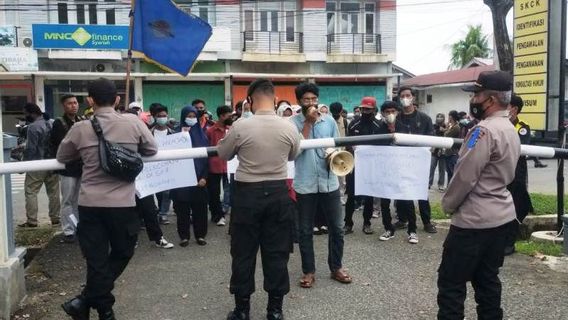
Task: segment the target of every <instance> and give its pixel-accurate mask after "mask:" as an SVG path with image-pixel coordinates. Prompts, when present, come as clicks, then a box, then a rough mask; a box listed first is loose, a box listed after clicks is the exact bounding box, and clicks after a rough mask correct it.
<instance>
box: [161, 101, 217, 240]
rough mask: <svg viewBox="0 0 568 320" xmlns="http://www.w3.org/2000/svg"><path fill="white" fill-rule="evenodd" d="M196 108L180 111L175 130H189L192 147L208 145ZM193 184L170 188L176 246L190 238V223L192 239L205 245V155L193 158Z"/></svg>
mask: <svg viewBox="0 0 568 320" xmlns="http://www.w3.org/2000/svg"><path fill="white" fill-rule="evenodd" d="M198 115H199V111H198V110H197V109H196V108H195V107H193V106H186V107H184V108H183V109H182V110H181V117H180V126H179V128H178V130H177V131H178V132H189V136H190V137H191V146H192V147H193V148H200V147H208V146H209V141H208V140H207V136H206V135H205V132H203V129H202V128H201V125H200V123H199V122H198V121H199V120H198V117H197V116H198ZM193 163H194V167H195V175H196V177H197V186H191V187H184V188H178V189H174V190H171V191H170V194H171V196H172V200H173V201H174V211H175V213H176V215H177V231H178V235H179V237H180V242H179V245H180V246H181V247H187V246H188V245H189V239H190V230H189V229H190V224H192V225H193V233H194V236H195V239H196V242H197V244H198V245H200V246H204V245H206V244H207V241H206V240H205V236H207V202H208V194H207V179H208V172H209V169H208V167H209V165H208V160H207V159H206V158H196V159H193Z"/></svg>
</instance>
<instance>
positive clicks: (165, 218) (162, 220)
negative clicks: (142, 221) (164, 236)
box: [158, 215, 170, 225]
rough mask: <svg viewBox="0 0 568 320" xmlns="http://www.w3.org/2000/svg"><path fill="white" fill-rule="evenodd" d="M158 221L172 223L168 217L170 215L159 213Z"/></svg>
mask: <svg viewBox="0 0 568 320" xmlns="http://www.w3.org/2000/svg"><path fill="white" fill-rule="evenodd" d="M158 221H159V222H160V224H163V225H166V224H170V219H168V216H166V215H159V217H158Z"/></svg>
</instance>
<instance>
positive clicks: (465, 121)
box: [460, 119, 469, 126]
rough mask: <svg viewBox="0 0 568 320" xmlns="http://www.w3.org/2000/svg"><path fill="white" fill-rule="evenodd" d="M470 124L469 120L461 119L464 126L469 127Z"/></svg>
mask: <svg viewBox="0 0 568 320" xmlns="http://www.w3.org/2000/svg"><path fill="white" fill-rule="evenodd" d="M468 123H469V120H467V119H461V120H460V124H461V125H462V126H467V124H468Z"/></svg>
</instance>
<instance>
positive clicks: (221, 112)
mask: <svg viewBox="0 0 568 320" xmlns="http://www.w3.org/2000/svg"><path fill="white" fill-rule="evenodd" d="M232 112H233V110H232V109H231V107H229V106H220V107H218V108H217V117H218V118H219V120H217V122H215V124H214V125H213V126H211V127H209V129H207V139H208V140H209V146H212V147H214V146H217V144H218V143H219V141H221V139H223V138H224V137H225V134H226V133H227V130H229V128H230V127H231V125H232V124H233V119H232V118H231V113H232ZM221 185H222V186H223V190H228V189H229V180H228V178H227V161H225V160H223V159H221V158H219V157H217V156H215V157H209V179H208V183H207V187H208V191H209V210H210V211H211V220H212V221H213V222H215V223H217V225H218V226H224V225H225V224H226V221H225V212H224V211H223V207H222V205H221Z"/></svg>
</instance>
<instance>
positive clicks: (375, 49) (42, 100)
mask: <svg viewBox="0 0 568 320" xmlns="http://www.w3.org/2000/svg"><path fill="white" fill-rule="evenodd" d="M175 2H176V3H177V4H178V5H179V6H180V7H181V8H182V9H183V10H186V11H188V12H191V13H192V14H195V15H197V16H199V17H200V18H202V19H204V20H206V21H207V22H208V23H209V24H211V26H212V27H213V35H212V37H211V39H210V40H209V42H208V43H207V45H206V46H205V48H204V50H203V52H202V53H201V55H200V56H199V58H198V62H197V63H196V65H195V67H194V69H193V71H192V73H191V74H190V75H189V76H187V77H181V76H179V75H176V74H170V73H165V72H164V71H162V70H161V69H159V68H158V67H156V66H155V65H152V64H150V63H147V62H145V61H143V60H141V59H138V58H137V57H136V56H135V59H134V66H133V73H132V88H133V90H131V93H130V100H131V101H133V100H134V101H138V102H141V103H142V104H143V105H145V106H148V105H149V104H151V103H153V102H160V103H162V104H164V105H167V106H168V107H169V108H170V109H171V112H170V113H171V115H172V116H177V115H178V113H179V110H180V109H181V108H182V107H183V106H185V105H187V104H189V103H190V102H191V101H192V100H193V99H195V98H200V99H203V100H205V101H206V102H207V105H208V107H209V108H210V109H211V111H213V110H214V108H216V107H217V106H219V105H223V104H228V105H234V103H236V102H237V101H239V100H242V99H244V98H245V92H246V87H247V85H248V83H250V81H251V80H254V79H255V78H257V77H267V78H270V79H272V80H273V81H274V83H275V85H276V91H277V96H278V98H279V99H285V100H289V101H290V102H292V103H295V97H294V93H293V90H294V87H295V86H296V85H297V84H298V83H299V82H301V81H312V82H315V83H317V84H318V85H319V86H320V88H321V102H322V103H326V104H329V103H331V102H334V101H340V102H342V103H343V104H344V106H346V107H348V108H349V109H351V108H352V107H353V106H355V105H357V104H358V103H359V101H360V99H361V97H363V96H375V97H376V98H377V100H379V101H382V100H385V99H387V98H390V96H391V92H392V86H393V84H395V83H396V81H397V76H396V75H395V74H393V71H392V61H394V59H395V57H396V1H394V0H376V1H368V0H347V1H343V0H329V1H325V0H298V1H296V0H282V1H235V0H210V1H207V0H175ZM0 7H1V8H2V11H0V26H6V28H8V29H10V28H13V29H12V30H15V38H16V39H15V41H13V42H14V43H13V44H12V45H11V46H9V47H7V48H6V47H1V46H0V52H1V51H2V50H4V51H5V52H15V53H16V55H20V56H21V58H22V59H23V60H25V59H24V58H26V59H31V60H33V58H34V55H37V61H36V62H35V67H33V66H32V67H31V68H30V67H29V66H27V67H24V68H19V67H18V66H16V67H8V68H5V69H6V70H5V71H4V72H0V95H1V97H2V98H1V99H2V112H3V119H4V120H3V124H4V130H5V131H12V130H10V129H11V128H13V125H14V123H15V122H16V120H15V118H16V117H17V116H18V114H19V111H20V110H21V105H22V104H23V103H24V102H26V101H33V102H36V103H37V104H38V105H40V106H41V107H42V108H44V109H45V110H46V111H47V112H49V113H50V114H54V115H59V114H61V112H62V111H61V107H60V106H59V103H58V101H59V98H60V97H61V96H62V95H63V94H66V93H74V94H76V95H77V96H79V97H80V99H79V100H80V102H81V105H82V106H83V101H84V100H83V97H85V96H86V84H87V82H88V81H89V80H92V79H95V78H98V77H101V76H103V77H107V78H110V79H113V80H115V81H116V83H117V86H118V88H119V91H120V94H122V95H124V93H125V87H126V86H125V71H126V52H127V51H126V49H127V39H124V38H125V37H126V38H128V36H124V33H125V32H126V33H127V32H128V31H127V30H128V28H127V26H128V23H129V18H128V15H129V12H130V0H104V1H103V0H0ZM79 29H81V30H79ZM119 38H120V40H117V39H119ZM95 39H97V40H98V39H102V40H101V41H98V42H97V41H95ZM107 39H111V40H109V41H106V40H107ZM115 40H116V41H115ZM113 41H114V42H113ZM10 50H11V51H10ZM30 63H31V64H32V65H33V61H32V62H30ZM30 63H27V65H29V64H30ZM22 64H23V63H22ZM20 67H21V66H20ZM18 68H19V69H18Z"/></svg>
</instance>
